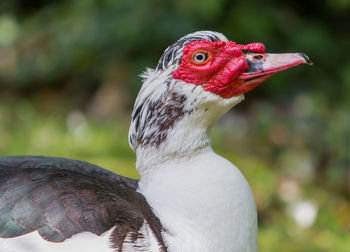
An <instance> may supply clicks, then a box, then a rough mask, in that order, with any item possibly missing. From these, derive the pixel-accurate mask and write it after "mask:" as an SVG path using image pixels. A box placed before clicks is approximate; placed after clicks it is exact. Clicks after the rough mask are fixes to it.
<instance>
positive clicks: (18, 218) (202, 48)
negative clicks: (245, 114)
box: [0, 31, 311, 252]
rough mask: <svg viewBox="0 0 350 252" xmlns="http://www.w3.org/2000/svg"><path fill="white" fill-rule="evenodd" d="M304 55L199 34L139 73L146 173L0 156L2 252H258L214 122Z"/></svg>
mask: <svg viewBox="0 0 350 252" xmlns="http://www.w3.org/2000/svg"><path fill="white" fill-rule="evenodd" d="M301 63H307V64H311V61H310V60H309V58H308V57H307V56H306V55H305V54H301V53H286V54H269V53H265V47H264V45H263V44H261V43H252V44H248V45H240V44H236V43H235V42H232V41H228V39H227V38H226V37H225V36H224V35H223V34H221V33H218V32H212V31H199V32H195V33H191V34H188V35H186V36H184V37H182V38H180V39H179V40H177V41H176V42H175V43H173V44H172V45H170V46H169V47H168V48H167V49H166V50H165V52H164V54H163V56H162V57H161V58H160V60H159V63H158V65H157V67H156V69H154V70H153V69H147V70H146V72H145V73H144V74H143V75H142V78H143V85H142V88H141V90H140V92H139V94H138V97H137V99H136V103H135V106H134V110H133V113H132V119H131V125H130V131H129V142H130V146H131V148H132V149H133V150H134V151H135V152H136V160H137V161H136V168H137V170H138V172H139V174H140V176H141V179H140V180H139V181H137V180H134V179H131V178H126V177H123V176H120V175H117V174H114V173H112V172H110V171H107V170H104V169H102V168H100V167H98V166H95V165H92V164H89V163H85V162H81V161H76V160H70V159H64V158H54V157H42V156H14V157H1V158H0V251H2V252H63V251H64V252H73V251H74V252H75V251H85V252H86V251H96V252H97V251H98V252H112V251H123V252H126V251H162V252H165V251H169V252H179V251H192V252H196V251H200V252H206V251H208V252H209V251H210V252H212V251H216V252H226V251H227V252H233V251H247V252H251V251H257V211H256V206H255V202H254V198H253V194H252V192H251V189H250V187H249V185H248V182H247V181H246V179H245V178H244V176H243V175H242V174H241V172H240V170H239V169H238V168H236V166H234V165H233V164H232V163H230V162H229V161H228V160H226V159H224V158H222V157H220V156H219V155H217V154H216V153H215V152H214V151H213V149H212V148H211V146H210V135H209V133H210V129H211V127H212V126H213V124H214V123H215V122H216V121H217V119H218V118H219V117H220V116H221V115H223V114H224V113H225V112H227V111H228V110H229V109H230V108H232V107H233V106H234V105H236V104H238V103H240V102H241V101H242V100H243V97H244V94H245V93H246V92H248V91H250V90H251V89H253V88H255V87H256V86H258V85H259V84H261V83H262V82H264V81H265V80H266V79H268V78H269V77H270V76H271V75H273V74H275V73H276V72H279V71H282V70H286V69H288V68H290V67H293V66H296V65H298V64H301Z"/></svg>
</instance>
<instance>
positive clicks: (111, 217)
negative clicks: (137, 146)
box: [0, 156, 165, 251]
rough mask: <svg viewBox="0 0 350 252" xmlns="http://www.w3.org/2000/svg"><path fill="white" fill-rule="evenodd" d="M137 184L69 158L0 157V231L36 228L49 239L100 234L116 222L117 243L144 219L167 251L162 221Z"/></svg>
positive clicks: (14, 232)
mask: <svg viewBox="0 0 350 252" xmlns="http://www.w3.org/2000/svg"><path fill="white" fill-rule="evenodd" d="M137 184H138V182H137V180H134V179H130V178H126V177H123V176H119V175H117V174H114V173H112V172H109V171H107V170H104V169H102V168H100V167H98V166H95V165H92V164H89V163H86V162H81V161H76V160H71V159H64V158H54V157H40V156H15V157H0V237H3V238H10V237H16V236H19V235H23V234H26V233H29V232H32V231H34V230H38V232H39V234H40V235H41V236H42V237H43V238H44V239H46V240H48V241H53V242H62V241H64V240H65V239H67V238H70V237H71V236H72V235H74V234H77V233H80V232H85V231H89V232H92V233H94V234H97V235H100V234H102V233H103V232H105V231H107V230H109V229H110V228H112V227H114V226H115V227H116V229H115V230H114V233H115V234H116V233H118V235H114V237H113V243H114V245H115V247H121V246H122V243H123V241H124V238H125V236H126V234H127V233H129V232H131V233H135V234H137V233H138V230H139V229H140V228H141V226H142V224H143V222H144V220H147V222H148V223H149V224H150V226H151V228H152V231H153V233H154V234H155V235H156V237H157V238H158V240H159V243H160V245H161V247H163V248H164V251H165V246H164V243H163V241H162V237H161V230H162V228H161V224H160V222H159V220H158V219H157V218H156V217H155V216H154V214H153V212H152V210H151V208H150V206H149V205H148V203H147V202H146V200H145V199H144V197H143V196H142V195H141V194H139V193H137V192H136V189H137ZM118 237H119V238H118Z"/></svg>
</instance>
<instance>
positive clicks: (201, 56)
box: [194, 53, 208, 62]
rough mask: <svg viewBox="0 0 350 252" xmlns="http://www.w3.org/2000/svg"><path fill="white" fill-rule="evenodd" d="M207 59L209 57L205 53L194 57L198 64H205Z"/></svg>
mask: <svg viewBox="0 0 350 252" xmlns="http://www.w3.org/2000/svg"><path fill="white" fill-rule="evenodd" d="M207 58H208V55H207V54H205V53H197V54H196V55H195V56H194V59H195V61H197V62H203V61H205V60H206V59H207Z"/></svg>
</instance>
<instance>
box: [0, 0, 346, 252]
mask: <svg viewBox="0 0 350 252" xmlns="http://www.w3.org/2000/svg"><path fill="white" fill-rule="evenodd" d="M349 24H350V0H324V1H318V0H310V1H301V0H296V1H277V0H270V1H259V0H238V1H231V0H201V1H199V0H193V1H188V0H177V1H175V0H172V1H161V0H74V1H68V0H61V1H54V0H50V1H44V0H41V1H40V0H2V1H0V155H17V154H32V155H34V154H35V155H40V154H41V155H52V156H65V157H71V158H76V159H81V160H85V161H90V162H93V163H96V164H99V165H101V166H104V167H106V168H109V169H112V170H114V171H116V172H118V173H122V174H124V175H127V176H133V177H136V176H137V174H136V172H135V169H134V162H135V158H134V155H133V153H132V151H131V150H130V149H129V147H128V144H127V136H126V134H127V128H128V121H129V114H130V111H131V108H132V104H133V100H134V98H135V96H136V94H137V91H138V89H139V87H140V78H139V77H138V75H139V74H140V73H141V72H142V71H143V70H144V68H145V67H154V66H155V65H156V63H157V60H158V58H159V57H160V55H161V54H162V52H163V50H164V49H165V48H166V47H167V46H168V45H169V44H170V43H171V42H173V41H175V40H176V39H178V38H179V37H181V36H183V35H185V34H187V33H189V32H193V31H196V30H203V29H207V30H216V31H220V32H222V33H224V34H225V35H226V36H227V37H228V38H230V39H232V40H234V41H236V42H239V43H250V42H255V41H259V42H263V43H264V44H265V45H266V47H267V51H269V52H295V51H300V52H305V53H307V54H308V55H309V56H310V58H311V59H312V60H313V61H314V66H313V67H307V66H300V67H297V68H295V69H291V70H288V71H286V72H283V73H279V74H277V75H276V76H274V77H273V78H271V79H269V80H268V81H267V82H266V83H265V84H263V85H262V86H260V87H258V88H256V89H254V90H253V91H251V92H250V93H248V94H247V95H246V100H245V101H244V102H243V103H242V104H240V105H238V106H237V107H235V108H234V109H233V110H232V112H230V113H229V114H227V115H226V116H225V117H224V118H223V119H222V120H220V122H219V124H218V125H217V127H216V128H215V129H214V132H213V133H214V134H213V135H214V137H213V145H214V147H215V149H216V150H217V151H218V152H219V153H220V154H222V155H224V156H225V157H226V158H228V159H229V160H231V161H233V162H234V163H235V164H236V165H237V166H238V167H240V168H241V169H242V172H243V173H244V174H245V175H246V177H247V179H248V181H249V182H250V184H251V186H252V189H253V192H254V195H255V197H256V203H257V207H258V211H259V222H260V238H259V239H260V245H259V246H260V251H269V252H271V251H344V252H345V251H350V102H349V98H348V97H350V57H349V56H348V54H349V52H350V28H349Z"/></svg>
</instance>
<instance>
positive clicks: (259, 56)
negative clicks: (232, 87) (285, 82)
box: [239, 53, 312, 81]
mask: <svg viewBox="0 0 350 252" xmlns="http://www.w3.org/2000/svg"><path fill="white" fill-rule="evenodd" d="M246 60H247V63H248V66H249V68H248V69H247V70H246V71H245V72H244V73H242V74H241V75H240V76H239V79H242V80H245V81H250V80H254V79H260V78H259V77H263V76H265V77H266V76H271V75H272V74H274V73H277V72H280V71H283V70H286V69H288V68H291V67H293V66H296V65H299V64H302V63H305V64H308V65H312V62H311V60H310V59H309V57H308V56H307V55H306V54H305V53H247V54H246ZM264 79H266V78H264Z"/></svg>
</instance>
